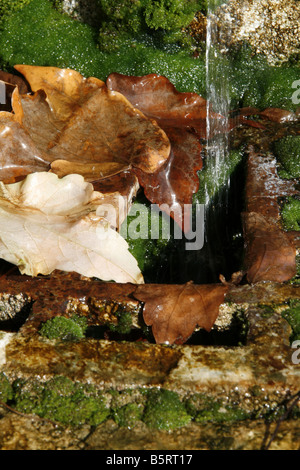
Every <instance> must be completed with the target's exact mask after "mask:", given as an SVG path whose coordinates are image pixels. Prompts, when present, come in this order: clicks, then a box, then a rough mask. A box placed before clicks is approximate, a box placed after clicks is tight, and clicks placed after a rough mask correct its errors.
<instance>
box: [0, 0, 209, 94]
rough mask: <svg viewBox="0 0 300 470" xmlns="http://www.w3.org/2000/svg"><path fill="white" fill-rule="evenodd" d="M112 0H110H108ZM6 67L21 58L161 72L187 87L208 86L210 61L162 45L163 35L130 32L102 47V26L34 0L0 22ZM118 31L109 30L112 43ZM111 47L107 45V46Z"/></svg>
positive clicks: (80, 67) (92, 70) (97, 70)
mask: <svg viewBox="0 0 300 470" xmlns="http://www.w3.org/2000/svg"><path fill="white" fill-rule="evenodd" d="M107 3H110V2H107ZM0 28H1V35H0V51H1V52H0V68H2V69H5V70H7V71H9V72H13V71H14V69H13V66H14V65H15V64H28V65H40V66H55V67H60V68H71V69H74V70H77V71H78V72H80V73H81V74H83V75H84V76H86V77H88V76H94V77H97V78H100V79H102V80H106V78H107V76H108V75H109V74H110V73H111V72H119V73H123V74H127V75H144V74H147V73H154V72H155V73H158V74H161V75H165V76H167V77H168V78H169V79H170V80H171V81H172V82H173V83H174V85H175V86H176V87H177V88H178V89H179V90H182V91H195V92H198V93H202V94H203V93H204V91H205V61H204V60H201V61H200V60H195V59H194V58H193V57H192V55H191V54H190V53H189V52H187V51H183V50H181V48H180V47H175V48H174V47H173V46H171V47H170V48H168V47H166V48H163V49H162V48H161V47H160V46H161V43H160V41H159V39H158V40H157V41H156V42H157V44H156V42H155V39H154V38H153V37H151V36H150V35H149V34H146V35H145V34H143V35H142V37H140V36H139V35H138V36H135V35H132V34H133V33H132V34H131V33H130V32H126V35H127V38H128V40H126V41H125V40H123V39H122V38H121V40H119V39H118V37H116V40H117V41H119V45H120V47H119V49H118V50H117V51H115V52H113V51H107V50H101V49H100V48H99V43H98V34H99V33H98V30H97V29H95V28H94V27H92V26H90V25H88V24H85V23H81V22H79V21H77V20H75V19H73V18H70V17H69V16H67V15H66V14H61V13H60V12H59V11H57V10H56V9H55V8H54V7H53V4H52V2H50V1H49V0H31V2H30V3H29V4H28V5H25V6H24V8H22V9H21V10H17V11H14V12H12V13H11V14H10V15H9V16H7V17H6V19H5V21H3V24H1V25H0ZM114 37H115V36H114V35H111V34H109V35H107V36H106V37H105V41H104V42H105V43H106V45H107V47H109V46H110V45H111V44H112V43H113V41H114ZM104 49H105V48H104Z"/></svg>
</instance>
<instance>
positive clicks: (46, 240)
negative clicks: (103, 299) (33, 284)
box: [0, 172, 143, 283]
mask: <svg viewBox="0 0 300 470" xmlns="http://www.w3.org/2000/svg"><path fill="white" fill-rule="evenodd" d="M117 196H118V195H117V194H115V198H116V203H117V205H118V200H117V199H118V198H117ZM108 202H109V203H108V204H107V200H106V198H105V196H103V194H101V193H99V192H96V191H94V189H93V186H92V185H91V184H90V183H87V182H85V181H84V179H83V177H82V176H80V175H69V176H66V177H64V178H62V179H59V178H58V177H57V176H56V175H54V174H52V173H49V172H38V173H32V174H31V175H29V176H27V177H26V178H25V179H24V180H23V181H21V182H18V183H14V184H10V185H5V184H3V183H2V182H1V183H0V227H1V228H0V257H1V258H3V259H5V260H6V261H8V262H9V263H12V264H15V265H16V266H18V267H19V270H20V272H21V273H22V274H28V275H30V276H36V275H38V274H50V273H51V272H52V271H54V270H55V269H57V270H61V271H67V272H77V273H79V274H82V275H83V276H87V277H97V278H100V279H102V280H104V281H111V280H113V281H116V282H132V283H141V282H143V278H142V275H141V273H140V270H139V268H138V265H137V262H136V260H135V259H134V257H133V256H132V255H131V254H130V253H129V251H128V245H127V242H126V241H125V240H124V239H123V237H121V235H119V234H118V232H116V230H114V229H113V228H111V224H110V222H109V221H110V219H113V218H114V207H113V204H112V199H111V198H110V199H109V201H108ZM103 211H104V212H105V216H106V218H103V215H104V214H103ZM109 211H111V213H109Z"/></svg>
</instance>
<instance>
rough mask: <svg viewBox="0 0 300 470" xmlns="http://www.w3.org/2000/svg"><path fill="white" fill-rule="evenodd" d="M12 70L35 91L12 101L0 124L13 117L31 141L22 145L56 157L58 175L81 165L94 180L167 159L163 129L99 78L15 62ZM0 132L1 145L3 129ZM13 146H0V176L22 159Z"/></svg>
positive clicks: (13, 137) (15, 137)
mask: <svg viewBox="0 0 300 470" xmlns="http://www.w3.org/2000/svg"><path fill="white" fill-rule="evenodd" d="M16 69H17V70H18V71H19V72H21V73H22V74H24V76H25V78H26V79H27V80H28V82H29V83H30V86H31V88H32V90H33V91H34V92H35V93H34V94H33V95H29V94H24V95H22V94H20V95H19V100H15V103H13V111H14V114H13V115H12V114H11V115H9V114H10V113H7V114H6V115H3V116H2V122H3V125H4V126H5V122H6V120H7V122H8V124H10V123H11V120H12V116H13V120H14V121H17V122H18V123H19V124H20V128H21V129H22V130H23V131H24V132H25V133H26V135H27V140H29V141H30V143H31V145H30V146H29V143H28V142H26V145H27V147H26V148H29V147H30V150H31V151H32V153H33V154H34V153H37V154H39V155H40V158H41V160H42V161H43V163H44V162H45V161H46V162H48V164H50V163H52V162H54V161H55V160H59V162H58V163H56V164H54V165H53V168H52V171H54V170H55V169H57V171H58V173H59V175H60V176H63V175H64V174H66V173H67V174H69V173H79V170H80V171H81V174H83V175H84V172H85V170H86V171H87V176H88V179H89V180H97V179H101V178H106V177H108V176H111V175H115V174H117V173H120V172H122V171H127V170H128V169H131V168H132V167H136V168H139V169H141V170H142V171H144V172H146V173H152V172H154V171H156V170H158V169H159V168H160V167H161V166H162V165H163V164H164V163H165V161H166V160H167V159H168V157H169V154H170V142H169V139H168V138H167V136H166V134H165V132H164V131H163V130H162V129H161V128H160V127H159V126H158V125H157V123H156V122H155V121H153V120H151V119H148V118H147V117H145V116H144V115H143V113H142V112H141V111H139V110H137V109H135V108H134V107H133V106H132V105H131V104H130V102H129V101H128V100H127V99H126V98H125V97H124V96H123V95H122V94H120V93H117V92H113V91H110V90H108V88H107V87H106V85H105V84H104V82H102V81H101V80H98V79H96V78H93V77H91V78H87V79H86V78H84V77H82V76H81V75H80V74H79V73H78V72H75V71H72V70H69V69H59V68H54V67H35V66H27V65H18V66H16ZM17 104H18V106H17ZM13 131H14V132H13ZM16 131H17V130H16V129H13V130H12V131H11V132H10V140H13V144H14V140H17V141H18V142H19V141H20V133H18V132H16ZM1 137H2V139H1V140H2V141H4V145H6V144H5V138H6V134H5V133H4V134H2V136H1ZM10 143H11V142H10ZM21 144H22V139H21ZM14 147H15V145H13V146H12V150H11V152H9V154H8V155H7V154H6V153H4V152H3V151H2V149H0V159H1V163H2V165H1V167H2V170H3V171H4V170H5V175H7V172H8V167H11V177H10V179H12V178H13V176H14V174H15V173H14V172H15V169H14V167H16V165H17V164H18V162H19V158H20V159H21V161H22V158H24V157H23V154H24V152H22V151H21V152H20V153H19V154H16V153H15V151H14ZM21 150H22V149H21ZM24 151H25V150H24ZM13 158H15V164H14V167H12V165H11V161H12V159H13ZM8 161H9V162H10V163H9V164H8ZM39 170H40V168H38V169H37V171H39ZM19 173H20V170H19V169H18V176H19ZM25 174H26V172H25ZM6 177H7V176H6ZM0 178H1V179H2V180H3V178H2V174H1V171H0Z"/></svg>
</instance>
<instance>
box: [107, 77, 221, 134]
mask: <svg viewBox="0 0 300 470" xmlns="http://www.w3.org/2000/svg"><path fill="white" fill-rule="evenodd" d="M106 84H107V86H108V88H109V89H110V90H115V91H119V92H120V93H122V95H124V96H126V98H127V99H128V100H129V101H130V102H131V103H132V105H133V106H134V107H135V108H138V109H140V110H141V111H142V112H143V113H144V114H146V115H147V116H149V117H152V118H153V119H155V120H157V121H158V122H159V124H160V125H161V127H163V128H164V127H173V126H176V127H185V126H189V127H198V126H200V128H202V126H203V121H205V119H206V105H207V103H206V100H205V99H204V98H202V97H201V96H200V95H198V94H197V93H182V92H179V91H177V90H176V88H175V86H174V85H173V84H172V83H171V82H170V81H169V80H168V79H167V78H166V77H164V76H161V75H157V74H149V75H144V76H142V77H132V76H127V75H122V74H118V73H112V74H110V75H109V76H108V78H107V80H106ZM217 116H218V115H216V117H217Z"/></svg>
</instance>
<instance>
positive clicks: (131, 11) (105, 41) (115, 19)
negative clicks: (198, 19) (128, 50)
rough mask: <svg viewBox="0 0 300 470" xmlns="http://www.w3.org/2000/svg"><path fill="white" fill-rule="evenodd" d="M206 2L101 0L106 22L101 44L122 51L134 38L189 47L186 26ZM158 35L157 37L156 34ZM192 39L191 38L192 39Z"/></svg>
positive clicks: (111, 49) (102, 25)
mask: <svg viewBox="0 0 300 470" xmlns="http://www.w3.org/2000/svg"><path fill="white" fill-rule="evenodd" d="M205 3H206V2H203V1H197V0H154V1H153V0H122V1H119V0H98V4H99V6H100V9H101V13H102V16H103V17H104V21H103V22H102V24H101V27H100V34H99V44H100V48H101V49H102V50H105V51H114V50H116V49H119V48H121V46H122V43H123V42H124V41H125V42H128V44H130V38H132V37H133V36H139V35H142V34H146V35H148V36H149V37H150V38H152V39H154V40H157V39H158V38H159V39H160V44H172V43H180V44H181V45H184V44H186V45H190V44H191V42H188V41H187V37H188V35H187V34H186V33H185V32H184V27H186V26H188V24H189V23H190V22H191V21H192V19H193V18H194V16H195V13H196V12H197V11H198V10H200V9H203V8H205V5H204V4H205ZM157 33H158V35H157ZM190 39H191V38H190Z"/></svg>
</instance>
